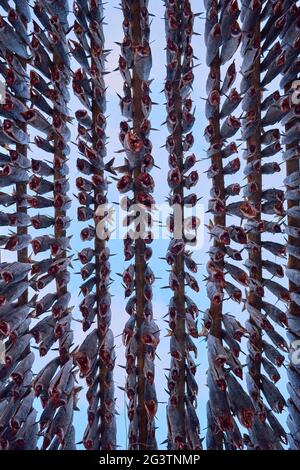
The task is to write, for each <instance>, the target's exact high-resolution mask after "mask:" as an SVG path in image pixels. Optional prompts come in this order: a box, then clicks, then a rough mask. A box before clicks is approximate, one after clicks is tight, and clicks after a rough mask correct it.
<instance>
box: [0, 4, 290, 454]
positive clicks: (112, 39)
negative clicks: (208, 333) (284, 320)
mask: <svg viewBox="0 0 300 470" xmlns="http://www.w3.org/2000/svg"><path fill="white" fill-rule="evenodd" d="M70 4H71V2H70ZM191 4H192V8H193V10H194V12H197V11H204V6H203V2H202V1H201V2H199V1H196V0H193V1H191ZM149 11H150V12H151V13H153V15H154V17H153V22H152V26H151V40H152V43H151V47H152V56H153V68H152V74H151V76H152V78H153V79H154V81H153V83H152V86H151V90H152V100H153V101H154V102H156V103H159V104H158V105H157V106H154V107H153V111H152V114H151V121H152V127H153V128H156V129H159V132H155V131H153V132H152V134H151V140H152V143H153V156H154V158H155V161H156V163H157V165H158V166H159V167H160V169H157V168H154V170H153V172H152V176H153V178H154V179H155V183H156V186H155V192H154V197H155V199H156V201H157V202H158V203H160V202H164V200H165V198H166V196H167V195H168V187H167V183H166V175H167V171H168V155H167V152H166V150H165V149H164V148H161V146H162V145H164V142H165V139H166V137H167V135H168V134H167V129H166V126H161V124H162V123H163V122H164V121H165V116H166V111H165V106H164V101H165V97H164V94H162V93H161V90H162V89H163V86H164V79H165V51H164V47H165V32H164V22H163V19H162V18H163V15H164V3H163V1H161V0H155V1H154V0H150V1H149ZM105 14H106V23H107V25H106V26H105V35H106V48H107V49H111V51H112V52H111V54H110V55H109V57H108V62H107V70H108V71H112V70H114V69H115V68H116V67H117V65H118V58H119V47H118V46H117V45H116V42H117V41H122V29H121V24H122V12H121V11H120V9H119V8H118V1H117V0H110V1H109V2H107V4H106V6H105ZM195 31H196V32H198V33H201V34H203V31H204V20H203V19H201V18H197V19H196V20H195ZM193 47H194V52H195V56H197V58H198V61H197V63H198V67H197V68H196V69H195V82H194V90H193V95H192V98H193V100H194V103H195V107H196V111H195V115H196V123H195V126H194V129H193V132H194V137H195V145H194V148H193V151H194V153H195V154H196V155H197V157H198V159H199V160H200V162H199V163H197V169H198V171H199V174H200V180H199V183H198V186H197V187H196V188H195V189H196V192H197V194H198V196H199V197H203V199H202V201H201V202H202V203H203V204H204V206H205V207H207V202H208V196H209V190H210V185H211V181H210V180H208V179H207V177H206V174H205V171H206V170H207V169H208V167H209V160H205V157H206V155H205V149H206V148H207V143H206V142H205V140H204V138H203V132H204V128H205V127H206V125H207V121H206V118H205V113H204V111H205V101H204V100H203V98H205V96H206V92H205V82H206V77H207V74H208V69H207V67H206V65H205V55H204V54H205V47H204V42H203V36H194V40H193ZM238 54H239V53H238ZM238 54H237V55H236V58H235V61H236V66H237V69H238V67H239V64H240V62H241V59H240V57H239V55H238ZM229 64H230V62H229V63H228V65H229ZM74 67H75V68H78V67H77V65H75V64H74ZM225 71H226V66H225V67H224V68H223V74H224V72H225ZM238 82H239V79H238V80H237V84H238ZM106 83H107V85H108V90H107V101H108V103H107V109H108V113H107V114H108V116H109V117H108V126H107V134H108V136H109V143H108V155H107V161H108V160H109V159H111V158H112V157H115V158H116V163H117V164H122V162H123V154H118V153H116V152H117V151H118V150H120V148H121V145H120V143H119V140H118V132H119V122H120V120H121V119H122V118H121V115H120V109H119V99H118V97H117V93H119V94H122V86H123V82H122V78H121V76H120V74H119V72H118V71H117V72H112V73H110V74H109V75H107V76H106ZM274 86H276V84H275V85H274ZM237 88H238V86H237ZM274 89H275V88H274ZM269 91H270V92H271V91H274V90H273V89H272V90H271V89H270V90H269ZM81 107H82V106H81V105H80V104H79V102H78V101H77V100H76V98H72V101H71V103H70V108H71V110H72V114H74V113H75V111H76V109H79V108H81ZM239 115H240V111H239V110H238V111H237V112H236V116H239ZM74 127H76V126H74ZM237 136H239V134H238V135H237ZM75 139H76V133H75V132H73V136H72V140H73V141H75ZM238 143H239V142H238ZM32 150H33V152H34V153H35V152H37V153H38V152H39V151H38V150H37V149H36V148H34V146H32ZM39 156H41V155H39ZM77 157H78V152H77V150H76V146H75V145H71V155H70V160H69V167H70V175H69V176H70V184H71V193H74V194H76V192H77V189H76V187H75V179H76V177H77V176H79V173H78V172H77V170H76V159H77ZM240 157H241V152H240ZM47 158H49V155H47ZM277 159H278V157H277ZM241 160H242V157H241ZM278 161H279V160H278ZM282 168H283V167H282ZM282 171H283V170H282ZM282 179H283V176H282V172H281V174H277V175H275V176H271V177H267V176H266V177H264V187H265V188H268V187H279V186H281V185H282V183H281V181H282ZM236 181H238V182H240V183H241V184H244V183H245V181H244V180H243V174H242V170H241V171H240V172H239V174H238V175H235V176H233V177H227V179H226V183H227V184H230V183H233V182H236ZM118 199H119V194H118V192H117V191H116V188H115V185H114V184H111V185H110V188H109V200H110V201H118ZM234 200H236V201H237V200H239V197H237V198H235V199H233V198H232V202H233V201H234ZM69 215H70V217H72V219H73V221H72V225H71V228H70V229H69V234H70V235H72V236H73V238H72V248H73V250H74V251H80V250H81V249H82V248H83V247H85V246H88V243H85V244H83V243H82V242H81V240H80V230H81V229H82V228H83V227H84V226H85V224H84V223H78V222H77V221H76V218H77V200H76V198H73V202H72V208H71V210H70V214H69ZM266 218H267V216H266ZM208 219H209V217H208V215H207V214H206V220H204V221H202V223H207V222H208ZM228 222H229V223H236V224H238V223H239V221H238V220H237V219H235V218H234V217H230V216H229V217H228ZM37 235H40V232H39V233H37V232H35V233H34V236H37ZM271 238H273V237H270V236H265V239H271ZM274 241H275V239H274ZM276 241H282V237H281V236H277V237H276ZM167 245H168V241H167V240H155V241H154V242H153V245H152V248H153V253H154V255H153V257H152V259H151V263H150V265H151V268H152V270H153V271H154V273H155V274H156V276H157V277H161V278H162V277H163V278H164V279H163V280H160V279H158V280H157V281H156V282H155V287H154V301H153V310H154V316H155V319H156V320H157V323H158V325H159V326H160V327H161V342H160V344H159V346H158V349H157V354H158V356H159V357H160V359H161V360H159V359H157V360H156V387H157V394H158V400H159V402H160V404H159V409H158V413H157V419H156V424H157V441H158V443H161V442H162V441H164V440H165V439H166V435H167V429H166V417H165V406H166V402H167V394H166V392H165V390H164V389H165V387H166V380H165V377H164V374H165V370H164V369H165V368H167V367H168V366H169V359H170V355H169V353H168V349H169V347H168V346H169V339H168V338H166V337H165V334H166V327H167V324H166V323H164V320H163V317H164V315H165V314H166V312H167V305H168V302H169V299H170V291H169V290H167V289H161V287H162V286H164V285H165V284H166V279H167V276H168V274H167V273H166V271H167V269H168V266H167V265H166V263H165V261H163V260H161V259H160V258H161V257H164V255H165V253H166V249H167ZM208 247H209V237H208V236H207V235H206V237H205V240H204V246H203V248H202V249H201V250H200V251H197V252H196V253H195V260H196V261H197V262H198V263H200V264H201V266H200V267H199V273H198V281H199V284H200V293H199V294H197V295H193V294H189V295H190V296H191V297H193V298H194V299H195V300H196V302H197V305H198V307H199V309H200V310H204V309H205V308H207V307H208V301H207V298H206V289H205V283H204V281H203V278H204V276H205V275H206V268H205V264H206V262H207V260H208V258H207V254H206V252H207V249H208ZM110 249H111V252H112V253H115V256H113V257H112V258H111V265H112V273H116V272H122V271H123V269H124V268H125V267H126V266H127V265H128V263H125V262H124V260H123V244H122V242H121V241H119V240H112V241H111V242H110ZM1 251H2V253H1V255H2V260H6V259H11V257H12V255H11V254H6V253H4V252H3V250H1ZM13 256H14V255H13ZM272 259H273V257H272ZM73 266H74V271H73V273H75V272H78V271H79V269H80V265H79V262H74V263H73ZM113 277H114V283H113V284H112V286H111V292H112V294H113V296H114V297H113V302H112V330H113V332H114V334H115V342H116V351H117V361H116V368H115V388H116V397H117V410H118V412H119V416H118V439H117V440H118V445H119V446H120V448H122V449H125V448H126V445H127V439H126V436H127V428H128V420H127V417H126V409H125V397H124V393H123V392H122V391H121V390H120V389H119V388H118V387H119V386H120V387H122V386H124V383H125V374H124V369H122V368H121V367H119V365H123V364H124V362H125V359H124V347H123V346H122V342H121V337H120V334H121V333H122V329H123V326H124V324H125V322H126V321H127V318H128V316H127V314H126V312H125V310H124V305H125V301H124V294H123V288H122V286H121V279H120V278H119V276H116V275H115V276H113ZM80 283H81V277H80V276H79V275H74V274H73V275H72V277H71V283H70V286H69V289H70V291H71V293H72V301H71V305H74V311H73V312H74V317H75V318H80V313H79V311H78V304H79V302H80V301H81V297H79V295H78V293H79V285H80ZM51 288H52V287H51V286H49V287H48V289H49V290H50V291H51ZM45 292H46V291H44V292H43V295H44V294H45ZM267 299H268V300H269V301H270V302H273V301H274V298H272V296H271V294H268V293H267ZM281 308H283V309H284V307H283V306H281ZM224 312H226V313H227V312H228V313H232V314H235V315H236V316H237V318H238V319H239V320H240V321H241V323H243V322H244V321H245V320H246V319H247V314H246V313H245V312H242V307H241V306H238V305H237V304H234V303H232V302H231V301H229V302H225V303H224ZM73 328H74V330H75V344H79V343H80V342H82V340H83V338H84V336H85V334H84V333H82V331H81V326H80V323H77V322H73ZM196 343H197V346H198V358H197V363H198V364H199V367H198V372H197V381H198V384H199V398H198V414H199V418H200V422H201V427H202V436H203V435H204V432H203V428H205V426H206V418H205V408H206V401H207V387H206V385H205V383H206V379H205V371H206V350H205V345H204V343H203V341H202V340H199V341H196ZM243 350H244V351H246V347H244V348H243ZM51 354H52V353H51ZM51 354H50V355H51ZM244 358H245V356H242V359H241V360H242V361H243V359H244ZM48 359H49V355H48V357H47V358H45V359H42V360H40V359H38V360H37V362H36V365H35V367H36V368H37V369H38V368H40V366H41V365H42V364H44V363H45V361H46V360H47V361H48ZM282 369H283V368H282ZM281 372H282V375H283V376H284V373H283V371H281ZM80 384H81V385H83V386H84V381H81V380H80ZM279 387H280V388H281V389H282V391H285V378H284V379H283V380H281V382H280V385H279ZM83 394H84V391H83V392H82V394H81V399H80V401H79V407H80V411H79V412H76V413H75V416H74V424H75V428H76V433H77V441H80V440H81V437H82V434H83V431H84V429H85V426H86V401H85V399H84V396H83Z"/></svg>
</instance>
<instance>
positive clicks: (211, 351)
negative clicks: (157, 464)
mask: <svg viewBox="0 0 300 470" xmlns="http://www.w3.org/2000/svg"><path fill="white" fill-rule="evenodd" d="M205 3H206V24H205V42H206V46H207V54H206V65H207V66H208V67H210V72H209V76H208V79H207V87H206V88H207V94H208V98H207V101H206V117H207V119H208V120H209V124H208V126H207V128H206V130H205V138H206V140H207V141H208V144H209V148H208V150H207V157H208V158H210V159H211V166H210V167H209V169H208V172H207V176H208V177H209V178H210V179H211V180H212V189H211V200H210V201H209V208H208V210H209V211H210V212H211V214H212V216H213V220H212V221H211V222H210V224H209V227H208V229H209V233H210V234H211V239H212V241H213V243H212V245H211V248H210V250H209V255H210V261H209V262H208V264H207V270H208V282H207V295H208V297H209V298H210V300H211V305H210V308H209V309H208V310H207V311H206V312H205V315H204V324H205V326H206V328H207V329H208V330H209V332H208V336H207V347H208V363H209V369H208V373H207V385H208V389H209V401H208V403H207V425H208V429H207V434H206V447H207V449H215V450H221V449H223V448H225V449H230V450H233V449H242V448H244V447H245V446H246V448H248V449H270V450H271V449H273V450H278V449H283V447H282V444H287V442H289V445H290V447H291V448H294V449H295V448H299V440H298V434H297V433H296V434H295V430H296V427H297V424H296V423H297V422H299V412H300V408H299V404H300V402H299V399H298V398H297V397H298V395H299V382H297V377H298V373H297V370H296V369H295V368H294V366H293V365H292V364H291V365H290V366H289V367H288V375H289V376H290V377H291V378H292V379H293V381H292V383H289V384H288V388H289V390H290V392H292V393H291V399H290V400H289V401H288V403H287V406H288V410H289V413H290V415H289V418H288V427H289V430H290V432H291V434H289V435H288V433H287V431H286V430H285V429H284V427H283V426H282V424H281V423H280V421H279V420H278V419H277V417H276V416H275V415H274V413H281V412H282V411H283V409H284V407H285V406H286V401H285V399H284V397H283V395H282V394H281V392H280V391H279V389H278V388H277V387H276V385H275V383H276V382H277V381H278V380H279V379H280V373H279V371H278V368H279V367H280V366H282V365H283V364H284V361H285V356H284V354H283V353H285V352H287V351H288V344H287V342H286V340H285V338H284V337H283V336H282V335H280V334H279V333H278V332H277V329H275V328H277V327H278V326H281V327H283V328H286V327H287V326H288V327H289V330H290V332H291V331H292V332H294V326H295V329H296V332H297V331H298V332H299V330H298V323H299V322H297V320H296V318H295V317H293V318H292V320H291V318H290V316H289V313H286V312H285V309H284V310H282V309H281V308H279V307H278V306H277V305H276V304H275V305H274V304H271V303H269V302H267V301H266V300H265V299H264V296H265V292H266V291H269V292H270V293H271V294H273V295H274V296H275V298H277V301H281V302H282V303H283V304H285V305H287V306H288V307H290V305H291V303H290V301H293V302H294V301H295V300H296V301H297V297H295V295H297V294H293V293H291V292H290V290H288V289H287V288H286V287H284V285H283V284H282V281H281V279H282V278H283V277H284V270H283V268H282V260H281V262H279V263H278V262H275V261H276V260H275V261H271V260H270V259H269V255H267V256H266V254H267V252H269V253H271V254H272V255H274V256H275V257H277V258H279V259H280V258H281V259H282V258H284V257H285V254H286V252H288V254H291V251H290V250H293V247H292V248H290V245H289V244H288V245H287V247H286V244H285V243H283V241H284V240H283V237H282V236H281V237H280V235H279V234H280V233H282V232H283V231H285V233H286V234H289V233H290V230H291V227H289V226H288V227H285V228H284V226H283V225H282V219H283V217H284V215H285V210H284V206H283V202H284V199H287V200H288V201H289V198H290V197H291V198H292V200H297V203H296V205H297V206H298V203H299V189H295V190H294V192H292V193H290V192H289V191H287V192H286V193H285V192H284V191H283V190H282V189H274V188H269V187H265V185H264V184H263V183H264V175H273V174H274V173H277V172H279V171H280V169H281V168H280V165H279V164H278V163H277V161H274V162H272V161H271V162H270V157H273V156H276V155H277V154H278V153H279V152H282V158H283V161H284V162H288V161H291V160H293V161H297V162H298V159H299V147H298V145H299V144H298V141H299V137H298V136H299V115H298V112H299V110H297V109H296V106H293V104H292V101H291V93H290V92H289V89H288V88H286V86H287V85H288V84H289V83H290V82H292V81H293V80H295V79H296V78H297V73H298V69H299V59H298V56H299V26H298V25H299V11H298V7H297V6H296V5H295V2H273V4H272V3H271V2H265V3H264V5H263V4H262V3H263V2H259V1H250V2H247V1H246V2H242V4H241V11H240V9H239V6H240V5H239V3H238V2H236V1H232V2H215V1H211V2H205ZM239 20H240V21H239ZM295 26H296V28H295ZM275 41H276V42H275ZM238 47H239V48H240V51H241V54H242V63H241V67H240V72H241V75H242V78H241V82H240V91H238V90H237V89H236V88H234V84H235V80H236V68H235V62H234V60H233V62H232V63H231V64H230V65H229V66H227V69H226V70H225V74H224V76H223V74H222V71H223V70H222V65H225V64H226V63H227V62H228V61H230V60H231V59H232V57H233V55H234V53H235V51H236V50H237V48H238ZM295 62H296V63H295ZM280 74H282V75H283V78H282V79H281V82H280V87H281V88H283V89H284V93H283V94H282V95H281V94H280V92H279V91H278V90H276V91H274V92H273V93H271V92H268V91H267V88H268V85H270V84H271V83H272V82H273V80H275V79H276V77H278V76H279V75H280ZM239 105H241V108H242V114H241V115H240V116H239V117H236V116H233V115H232V113H234V111H235V110H236V109H237V107H238V106H239ZM238 112H239V113H240V110H238ZM280 122H281V125H283V126H285V125H286V124H287V123H289V122H291V126H290V127H288V128H287V127H286V130H287V131H286V132H285V133H284V134H283V135H282V131H281V129H280V127H273V126H276V125H277V126H278V125H279V126H280ZM266 128H267V129H266ZM239 129H241V138H240V139H239V140H241V141H242V145H243V149H242V150H243V154H242V156H243V159H244V160H245V165H244V166H243V174H244V178H245V181H243V182H244V185H243V188H241V187H240V185H239V184H238V183H233V184H229V185H226V179H227V175H232V174H237V173H238V172H239V171H240V167H241V164H240V160H239V158H238V157H237V158H233V159H232V160H230V161H229V163H226V161H227V160H226V159H227V158H228V157H231V156H232V155H233V154H234V153H236V152H238V147H239V146H238V145H237V142H234V141H233V142H230V143H228V139H231V138H232V137H234V136H235V135H236V134H237V132H238V131H239ZM282 145H284V146H285V148H282ZM266 159H267V161H266ZM297 174H299V173H297ZM288 178H289V176H288V177H287V180H288ZM235 179H236V178H235ZM287 180H285V183H287ZM295 183H296V184H295V185H294V186H293V187H295V188H296V187H297V186H296V185H298V182H297V181H296V182H295ZM242 189H243V199H242V200H240V201H238V202H230V199H231V197H232V196H237V195H239V194H240V192H241V190H242ZM291 210H292V211H293V210H295V209H294V208H293V209H288V213H289V211H291ZM232 216H233V217H234V218H238V219H240V220H238V219H236V220H237V222H236V223H235V224H231V225H230V224H229V223H230V222H229V220H228V219H229V217H230V218H231V217H232ZM265 219H266V220H265ZM292 230H293V229H292ZM264 235H265V236H264ZM293 236H295V237H297V236H298V232H295V231H293ZM277 237H278V238H277ZM276 238H277V240H276ZM273 240H274V241H273ZM280 240H281V242H280ZM232 245H233V246H232ZM242 252H246V253H247V255H248V258H247V260H246V261H245V260H244V259H243V257H242ZM232 260H234V261H236V263H232ZM241 261H243V262H244V266H246V268H247V270H248V272H246V271H245V270H244V269H243V268H242V267H241V264H240V262H241ZM267 275H271V278H270V279H269V278H268V276H267ZM286 275H287V277H288V278H289V279H291V280H292V281H293V280H294V282H295V275H296V271H295V270H293V269H287V270H286ZM229 276H230V278H231V280H233V281H234V283H233V284H232V282H231V281H230V280H227V279H228V277H229ZM230 278H229V279H230ZM238 284H240V285H241V289H240V288H239V287H237V285H238ZM296 285H297V282H296ZM298 286H299V284H298ZM242 289H246V298H245V299H243V293H242ZM296 292H297V289H296ZM291 296H292V297H291ZM228 299H231V300H233V301H236V302H238V303H241V302H243V303H244V308H245V310H246V312H247V313H248V315H249V317H248V319H247V320H246V321H245V323H244V326H242V325H241V323H240V322H239V321H238V320H237V319H236V318H235V317H234V316H232V315H230V314H228V313H224V310H223V304H224V301H226V300H228ZM225 305H226V304H225ZM225 308H226V307H225ZM290 308H291V307H290ZM292 334H293V338H296V336H294V333H292ZM242 337H246V338H247V349H248V354H247V356H246V358H243V359H244V360H243V361H242V362H241V359H240V353H241V352H243V351H242V350H241V344H240V343H241V341H242ZM242 344H243V345H244V344H245V343H244V342H242ZM245 368H246V372H245V370H244V369H245ZM244 375H245V376H246V377H245V379H246V390H247V391H246V390H245V389H244V388H243V387H242V386H241V385H240V383H239V381H238V380H237V378H236V377H238V378H240V379H243V376H244ZM235 376H236V377H235ZM263 397H264V398H263ZM293 397H294V398H295V397H296V403H295V402H293V401H292V400H293ZM297 404H298V408H297ZM236 420H238V422H239V423H237V422H236ZM240 425H241V426H243V427H244V428H246V430H247V433H244V434H242V433H241V428H240Z"/></svg>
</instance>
